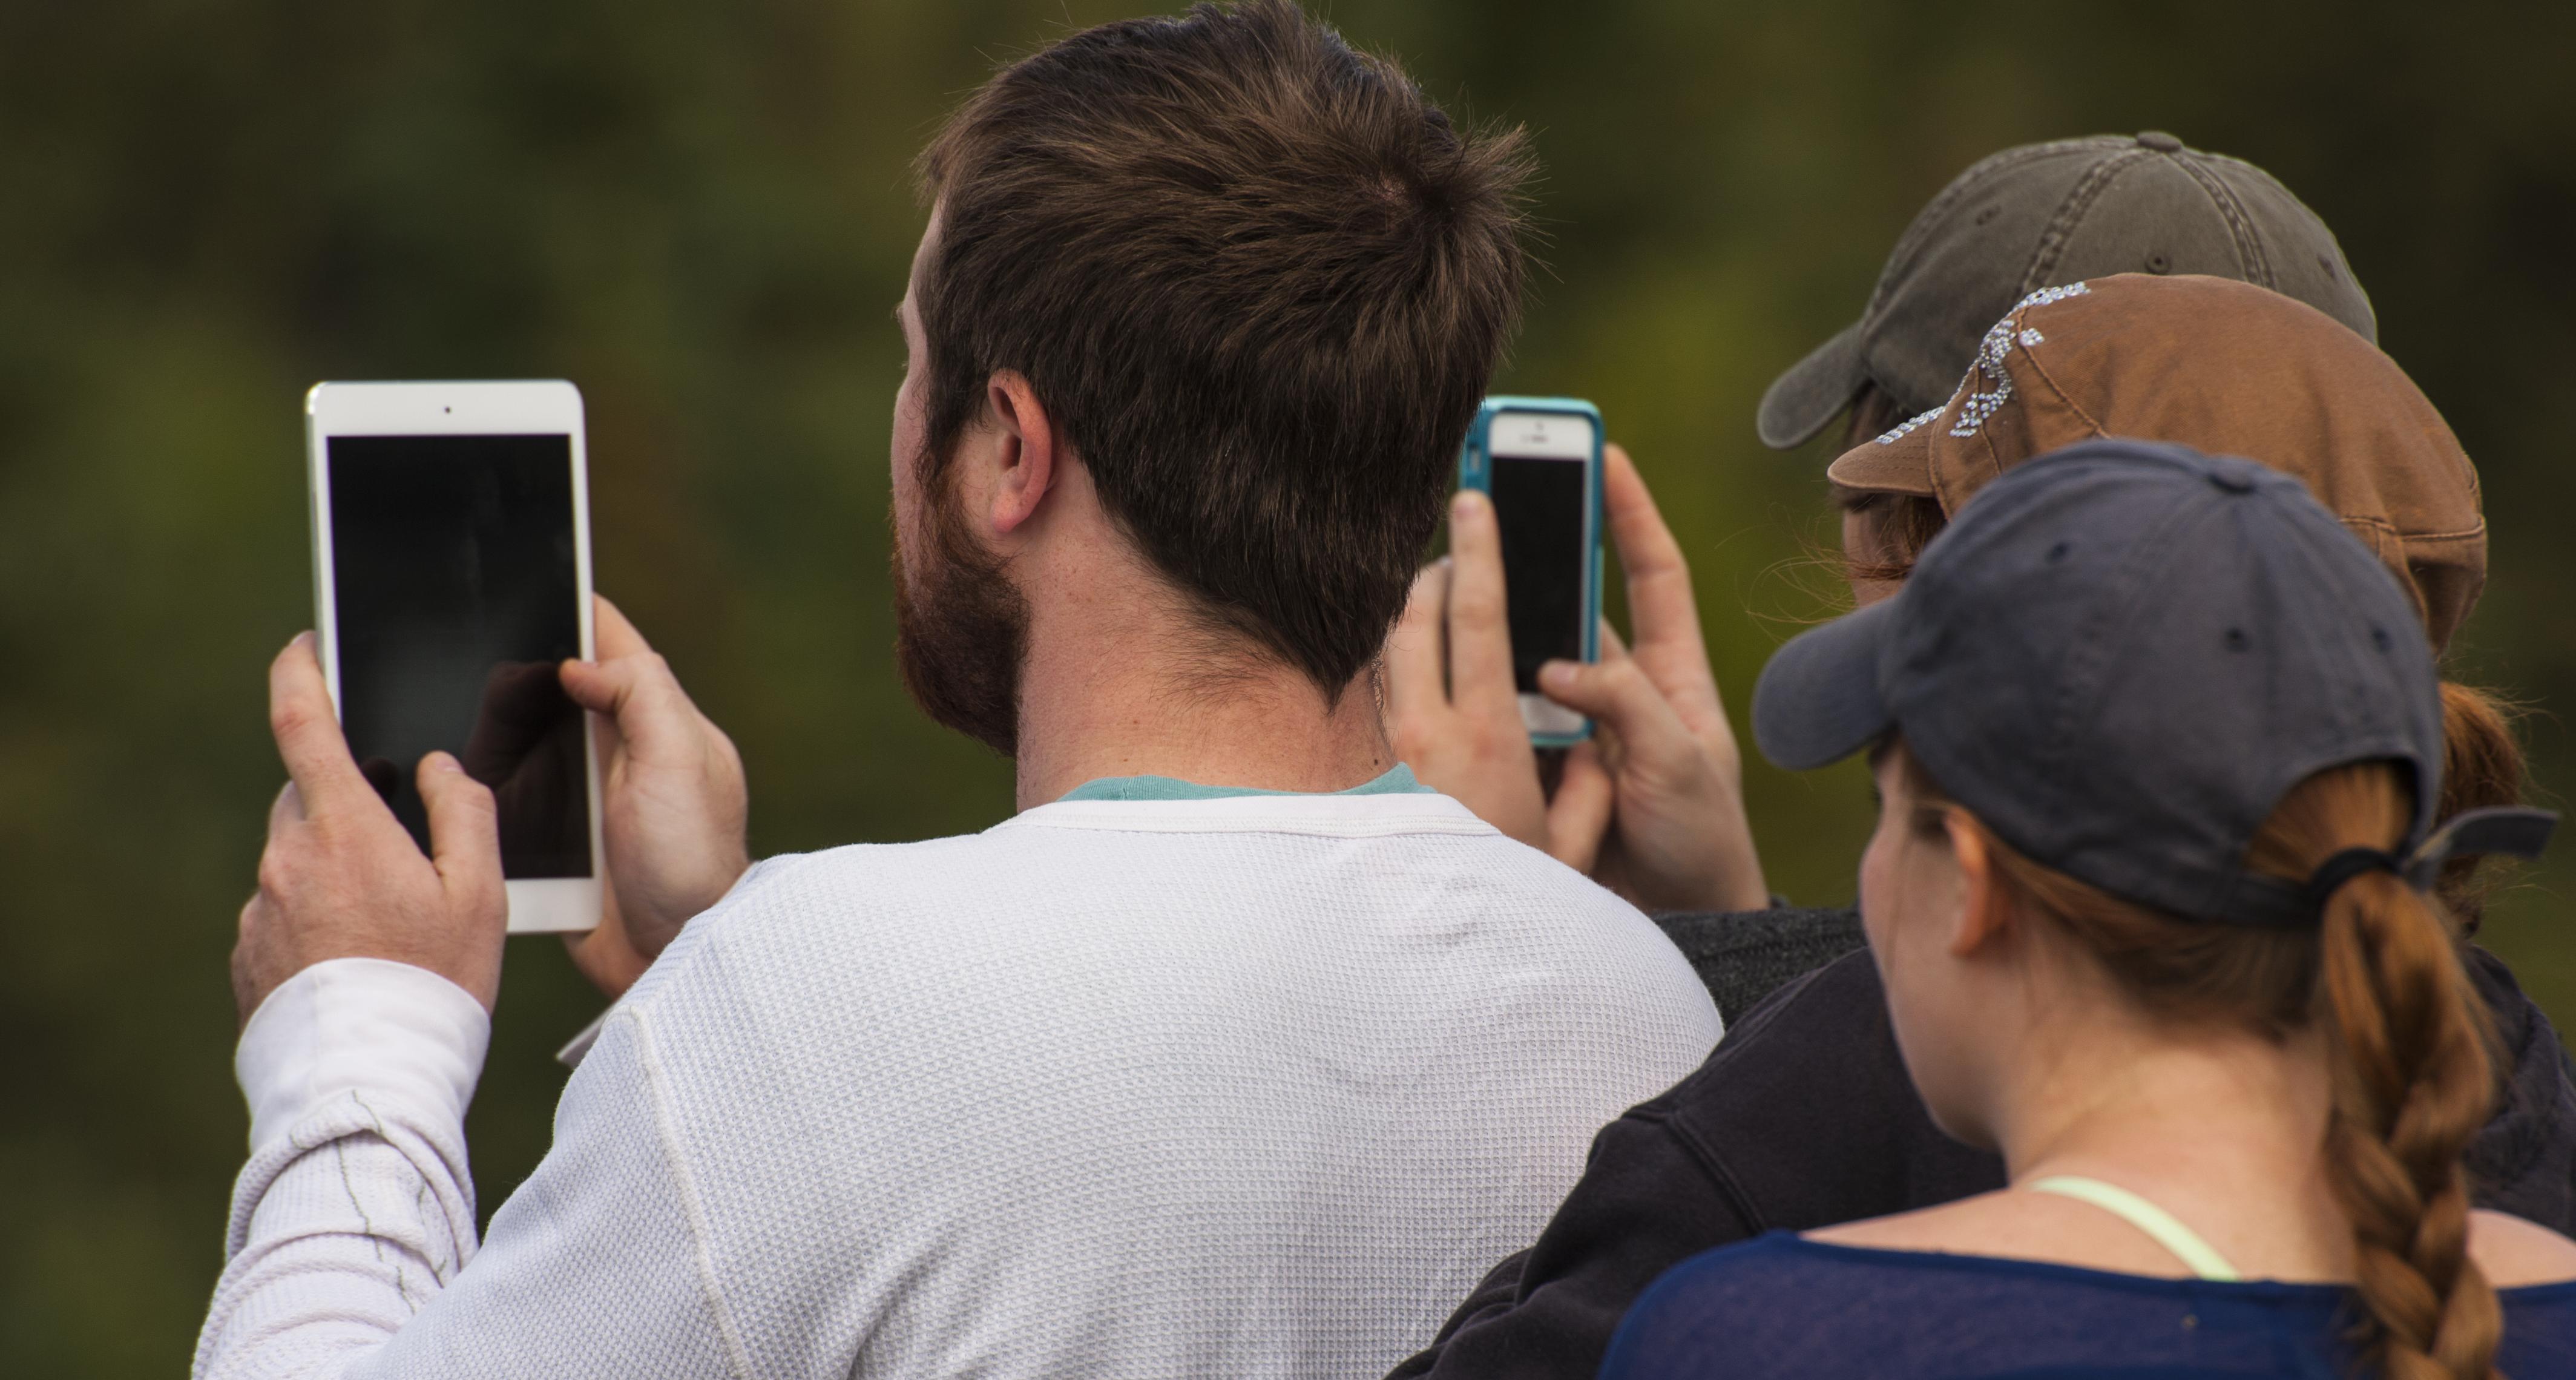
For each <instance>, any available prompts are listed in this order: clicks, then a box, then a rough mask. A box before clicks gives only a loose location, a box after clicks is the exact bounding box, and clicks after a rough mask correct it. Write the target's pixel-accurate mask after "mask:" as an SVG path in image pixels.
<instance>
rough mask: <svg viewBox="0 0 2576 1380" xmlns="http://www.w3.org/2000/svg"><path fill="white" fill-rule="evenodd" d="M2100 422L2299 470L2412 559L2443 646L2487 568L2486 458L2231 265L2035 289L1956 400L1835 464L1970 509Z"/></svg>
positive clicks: (2327, 331)
mask: <svg viewBox="0 0 2576 1380" xmlns="http://www.w3.org/2000/svg"><path fill="white" fill-rule="evenodd" d="M2098 436H2125V437H2131V438H2135V439H2139V440H2147V441H2171V442H2178V443H2180V444H2183V445H2187V446H2191V447H2193V448H2194V449H2197V450H2201V451H2207V452H2211V453H2217V454H2228V455H2240V456H2244V457H2245V458H2247V459H2250V460H2256V461H2260V462H2261V463H2263V464H2265V465H2268V466H2270V467H2272V468H2273V469H2277V470H2281V471H2283V472H2285V473H2288V474H2291V475H2294V476H2296V477H2297V478H2298V479H2300V480H2301V481H2302V482H2304V483H2305V484H2306V485H2307V486H2308V489H2309V491H2310V492H2311V493H2313V494H2315V495H2316V497H2317V499H2318V501H2319V502H2322V503H2323V504H2325V506H2326V507H2327V508H2328V509H2330V510H2331V511H2333V512H2334V513H2335V515H2336V516H2338V517H2340V518H2341V519H2342V520H2343V525H2344V526H2345V527H2346V528H2348V529H2350V530H2351V531H2352V532H2353V533H2354V535H2356V536H2359V537H2360V538H2361V539H2362V541H2363V543H2364V544H2366V545H2368V546H2369V547H2370V549H2371V550H2372V551H2373V552H2374V553H2376V554H2377V555H2378V557H2379V559H2380V560H2381V561H2383V562H2385V563H2386V564H2387V565H2388V567H2389V568H2390V569H2391V570H2394V571H2395V572H2396V573H2397V575H2398V578H2399V580H2400V581H2401V582H2402V583H2403V584H2405V586H2406V588H2407V590H2408V592H2409V593H2410V594H2411V595H2412V596H2413V598H2414V600H2415V606H2416V609H2417V611H2418V612H2419V613H2421V614H2422V615H2423V618H2424V626H2425V630H2426V631H2427V632H2429V633H2430V634H2431V635H2432V640H2433V645H2434V647H2435V648H2436V649H2439V648H2442V647H2445V646H2448V645H2449V643H2450V640H2451V635H2452V634H2453V633H2454V632H2457V631H2458V630H2459V626H2460V624H2461V622H2462V621H2463V620H2465V619H2466V618H2467V617H2468V615H2469V609H2470V606H2472V605H2473V604H2475V603H2476V602H2477V598H2478V591H2479V590H2480V589H2482V588H2483V587H2484V586H2485V584H2486V575H2487V527H2486V519H2485V517H2484V516H2483V514H2482V512H2481V509H2480V499H2479V494H2478V472H2477V467H2476V466H2474V465H2472V464H2471V463H2469V457H2468V455H2467V453H2466V452H2464V451H2462V450H2461V449H2460V442H2459V439H2458V438H2457V437H2455V436H2453V435H2452V434H2451V428H2450V427H2449V425H2447V424H2446V423H2444V422H2443V420H2442V415H2441V414H2440V413H2439V412H2436V411H2435V410H2434V409H2433V404H2432V402H2431V401H2430V400H2429V399H2427V398H2426V397H2425V396H2424V393H2423V390H2421V389H2419V388H2417V387H2416V386H2415V384H2414V381H2413V380H2411V379H2409V378H2407V377H2406V374H2405V372H2404V371H2403V370H2400V369H2399V368H2398V367H2397V364H2396V362H2395V361H2393V360H2391V359H2389V357H2388V356H2386V355H2384V354H2381V353H2380V352H2379V348H2378V347H2377V346H2375V345H2373V344H2371V343H2370V342H2369V341H2367V340H2364V339H2363V338H2361V337H2360V336H2359V335H2356V334H2354V333H2353V332H2352V331H2350V330H2348V329H2346V328H2345V327H2344V326H2342V325H2341V324H2339V323H2338V322H2336V321H2335V320H2334V319H2333V318H2331V317H2329V316H2327V315H2326V314H2325V313H2324V312H2321V311H2318V310H2317V309H2316V308H2314V307H2311V306H2308V305H2306V304H2305V303H2302V302H2295V301H2292V300H2291V299H2289V298H2287V297H2284V296H2282V295H2281V294H2279V293H2277V292H2269V291H2266V290H2264V289H2262V288H2259V287H2254V286H2251V285H2249V284H2246V283H2239V282H2231V281H2228V280H2226V279H2223V278H2210V277H2198V276H2192V277H2176V278H2162V277H2156V276H2153V275H2149V274H2142V273H2124V274H2119V275H2117V276H2114V277H2109V278H2098V279H2091V280H2088V281H2085V282H2080V283H2073V284H2069V285H2067V286H2064V287H2055V288H2047V289H2044V290H2042V291H2039V292H2034V293H2032V294H2030V295H2029V296H2028V297H2026V298H2024V299H2022V301H2021V303H2020V304H2019V305H2018V306H2016V307H2014V308H2013V310H2012V311H2011V313H2010V314H2008V315H2006V316H2005V317H2004V319H2003V320H2001V321H1998V322H1996V323H1995V324H1994V325H1993V327H1992V328H1991V329H1989V330H1988V331H1987V332H1986V333H1985V336H1984V338H1983V340H1982V341H1981V342H1980V344H1979V345H1978V347H1977V352H1976V360H1975V363H1974V364H1972V365H1971V366H1970V367H1969V370H1968V375H1967V377H1966V378H1965V379H1962V380H1961V381H1960V383H1959V385H1958V388H1957V391H1955V392H1954V393H1952V394H1951V396H1950V400H1949V402H1947V403H1946V404H1943V405H1942V406H1941V407H1939V408H1936V409H1934V410H1932V411H1929V412H1925V413H1923V414H1921V415H1919V416H1917V417H1915V418H1913V419H1912V420H1910V421H1908V422H1906V423H1905V424H1904V425H1902V426H1899V427H1897V428H1896V429H1895V430H1893V431H1890V432H1888V433H1887V434H1886V435H1884V436H1881V437H1879V438H1878V439H1876V440H1874V441H1868V442H1864V443H1862V444H1861V445H1858V446H1855V447H1853V448H1852V449H1850V450H1848V451H1845V452H1844V453H1843V455H1842V456H1841V458H1839V459H1837V460H1835V461H1834V463H1833V465H1832V467H1831V468H1829V469H1828V470H1827V471H1826V474H1827V476H1828V477H1829V478H1831V479H1832V480H1833V482H1834V483H1836V484H1838V485H1841V486H1843V487H1844V488H1847V489H1857V490H1861V491H1863V492H1872V493H1899V494H1918V495H1922V496H1925V497H1929V498H1933V499H1936V500H1938V501H1939V503H1940V505H1941V511H1942V512H1943V513H1945V514H1953V515H1955V514H1956V513H1957V512H1958V511H1959V508H1960V505H1962V504H1964V503H1966V502H1967V501H1968V499H1969V498H1970V497H1971V496H1973V495H1974V494H1975V493H1976V492H1977V491H1978V490H1980V489H1982V488H1984V487H1985V486H1986V485H1988V484H1990V483H1992V482H1994V480H1995V479H1996V478H1997V477H1998V476H2000V475H2002V474H2003V473H2004V472H2005V471H2007V470H2010V469H2012V468H2014V467H2015V466H2017V465H2020V464H2022V463H2024V462H2025V461H2028V460H2032V459H2035V458H2037V457H2038V456H2041V455H2044V454H2046V453H2048V452H2050V451H2053V450H2057V449H2059V448H2061V447H2064V446H2069V445H2073V444H2075V443H2076V442H2078V441H2085V440H2090V439H2092V438H2094V437H2098Z"/></svg>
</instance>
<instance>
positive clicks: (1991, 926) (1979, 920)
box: [1946, 810, 2013, 958]
mask: <svg viewBox="0 0 2576 1380" xmlns="http://www.w3.org/2000/svg"><path fill="white" fill-rule="evenodd" d="M1946 823H1947V825H1948V827H1949V830H1950V856H1951V858H1952V859H1953V860H1954V861H1956V862H1957V864H1958V868H1959V918H1958V921H1957V926H1956V928H1954V929H1952V930H1951V932H1950V953H1951V955H1952V956H1953V957H1955V958H1966V957H1968V956H1969V955H1971V954H1974V953H1976V952H1977V951H1978V950H1980V949H1983V948H1985V947H1986V946H1988V945H1989V944H1992V943H1995V942H1996V941H1998V940H1999V939H2001V938H2002V937H2003V936H2004V935H2005V934H2006V933H2008V932H2009V931H2010V930H2011V929H2012V924H2013V907H2012V898H2011V896H2010V895H2009V894H2008V892H2007V891H2006V888H2005V886H2004V881H2003V878H2002V876H2001V875H1999V874H1998V873H1997V872H1996V870H1995V854H1994V850H1993V849H1991V848H1989V847H1987V846H1986V836H1985V835H1984V834H1982V833H1979V832H1978V831H1977V830H1976V829H1974V828H1972V827H1971V826H1970V825H1969V824H1968V821H1967V820H1966V819H1965V818H1963V817H1962V816H1961V815H1960V814H1959V812H1958V811H1956V810H1952V811H1950V812H1948V818H1947V820H1946Z"/></svg>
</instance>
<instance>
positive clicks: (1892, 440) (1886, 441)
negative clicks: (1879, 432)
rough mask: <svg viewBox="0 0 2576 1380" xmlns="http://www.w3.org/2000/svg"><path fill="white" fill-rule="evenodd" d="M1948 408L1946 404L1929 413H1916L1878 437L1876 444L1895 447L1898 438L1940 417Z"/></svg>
mask: <svg viewBox="0 0 2576 1380" xmlns="http://www.w3.org/2000/svg"><path fill="white" fill-rule="evenodd" d="M1949 406H1950V405H1949V404H1948V403H1943V404H1942V405H1941V406H1939V407H1936V408H1933V409H1932V410H1931V411H1929V412H1924V413H1918V414H1916V415H1915V416H1912V417H1908V418H1906V419H1905V420H1904V421H1902V422H1899V423H1897V424H1896V426H1895V427H1894V428H1892V429H1891V430H1889V431H1888V432H1887V434H1885V435H1883V436H1881V437H1879V438H1878V444H1880V445H1882V446H1892V445H1895V444H1896V442H1897V440H1898V438H1900V437H1902V436H1904V435H1905V433H1907V432H1909V431H1912V430H1913V429H1914V428H1916V427H1918V426H1921V425H1923V424H1924V423H1925V422H1928V421H1930V420H1932V419H1933V418H1935V417H1938V416H1940V415H1941V414H1942V413H1943V412H1944V411H1946V410H1947V409H1948V408H1949Z"/></svg>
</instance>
